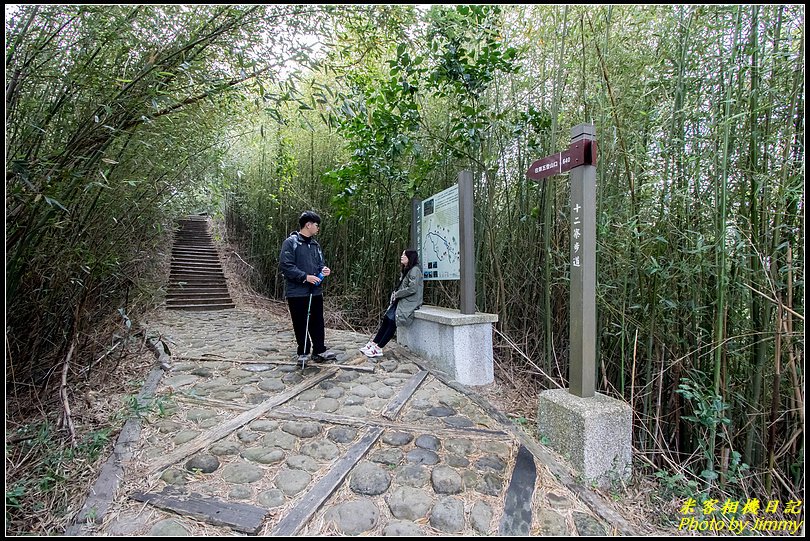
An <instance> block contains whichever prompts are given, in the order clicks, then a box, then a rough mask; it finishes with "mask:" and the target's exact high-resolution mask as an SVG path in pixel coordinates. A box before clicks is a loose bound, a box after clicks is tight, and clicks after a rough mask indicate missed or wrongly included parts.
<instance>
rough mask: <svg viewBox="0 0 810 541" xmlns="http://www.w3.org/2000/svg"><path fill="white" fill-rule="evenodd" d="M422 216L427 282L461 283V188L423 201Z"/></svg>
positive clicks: (422, 257)
mask: <svg viewBox="0 0 810 541" xmlns="http://www.w3.org/2000/svg"><path fill="white" fill-rule="evenodd" d="M420 215H421V223H420V224H419V226H420V227H419V230H420V231H419V241H420V242H419V244H420V246H419V248H420V249H419V260H420V261H421V263H422V271H423V273H424V278H425V280H459V279H460V278H461V271H460V260H461V253H460V251H459V233H458V185H455V186H452V187H450V188H447V189H446V190H444V191H441V192H439V193H437V194H436V195H434V196H433V197H430V198H428V199H425V200H424V201H422V205H421V212H420Z"/></svg>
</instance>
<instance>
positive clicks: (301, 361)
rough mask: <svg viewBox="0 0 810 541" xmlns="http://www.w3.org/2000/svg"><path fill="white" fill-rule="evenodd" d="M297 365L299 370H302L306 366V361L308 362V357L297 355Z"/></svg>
mask: <svg viewBox="0 0 810 541" xmlns="http://www.w3.org/2000/svg"><path fill="white" fill-rule="evenodd" d="M296 360H297V361H298V364H300V365H301V368H304V367H305V366H306V365H307V361H308V360H309V355H298V357H296Z"/></svg>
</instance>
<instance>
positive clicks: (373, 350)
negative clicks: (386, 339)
mask: <svg viewBox="0 0 810 541" xmlns="http://www.w3.org/2000/svg"><path fill="white" fill-rule="evenodd" d="M365 355H366V357H368V358H369V359H372V358H374V357H382V355H383V352H382V349H381V348H380V347H378V346H376V345H374V344H372V345H371V347H370V348H369V349H368V353H366V354H365Z"/></svg>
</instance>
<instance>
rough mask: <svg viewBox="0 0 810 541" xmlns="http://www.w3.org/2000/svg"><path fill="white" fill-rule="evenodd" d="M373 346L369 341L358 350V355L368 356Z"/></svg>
mask: <svg viewBox="0 0 810 541" xmlns="http://www.w3.org/2000/svg"><path fill="white" fill-rule="evenodd" d="M373 344H374V342H372V341H371V340H369V341H368V342H366V345H365V346H363V347H361V348H360V353H362V354H363V355H368V352H369V350H370V349H371V346H372V345H373Z"/></svg>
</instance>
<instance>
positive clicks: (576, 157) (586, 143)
mask: <svg viewBox="0 0 810 541" xmlns="http://www.w3.org/2000/svg"><path fill="white" fill-rule="evenodd" d="M566 171H571V321H570V323H569V336H570V340H571V349H570V351H571V354H570V369H569V374H568V381H569V391H570V392H571V394H574V395H576V396H579V397H581V398H588V397H592V396H593V395H594V392H595V390H596V389H595V385H594V384H595V379H596V130H595V128H594V126H593V125H592V124H579V125H577V126H574V127H573V128H572V129H571V144H570V145H569V146H568V149H567V150H565V151H563V152H559V153H557V154H552V155H551V156H546V157H545V158H541V159H539V160H537V161H535V162H534V163H532V164H531V166H529V170H528V171H527V173H526V176H528V177H529V178H530V179H532V180H542V179H544V178H546V177H550V176H554V175H559V174H561V173H564V172H566Z"/></svg>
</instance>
